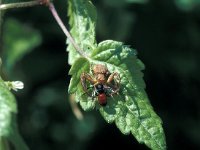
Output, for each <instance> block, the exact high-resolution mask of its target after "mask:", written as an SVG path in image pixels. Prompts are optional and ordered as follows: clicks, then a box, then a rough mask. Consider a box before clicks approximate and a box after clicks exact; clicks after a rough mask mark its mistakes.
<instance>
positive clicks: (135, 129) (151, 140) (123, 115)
mask: <svg viewBox="0 0 200 150" xmlns="http://www.w3.org/2000/svg"><path fill="white" fill-rule="evenodd" d="M136 54H137V52H136V50H134V49H131V48H130V47H129V46H126V45H123V43H121V42H117V41H112V40H107V41H103V42H101V43H100V44H99V45H98V47H97V48H96V49H95V50H94V51H93V52H92V54H91V56H90V59H89V60H86V59H83V58H81V59H78V60H77V61H76V62H75V63H74V64H73V65H72V69H71V71H70V74H71V75H72V80H71V83H70V85H73V86H72V87H73V88H72V87H71V88H72V89H73V90H72V92H74V93H75V94H76V99H78V100H77V101H78V102H80V104H81V106H82V108H83V109H84V110H90V109H92V108H94V105H95V102H96V101H95V100H94V99H92V98H91V97H89V96H87V95H86V94H84V91H83V88H82V86H81V84H80V75H81V73H82V72H88V73H89V72H90V68H89V66H90V65H89V63H88V61H89V62H90V64H104V65H106V66H107V67H108V70H109V71H110V72H111V73H113V72H117V73H118V74H120V78H121V85H120V92H119V95H114V96H113V98H110V97H108V104H107V105H106V106H105V107H101V106H98V105H97V107H99V108H100V109H99V110H100V113H101V114H102V116H103V117H104V119H105V120H106V121H107V122H108V123H112V122H115V124H116V126H117V127H118V128H119V130H120V131H121V132H122V133H123V134H129V133H132V134H133V135H134V137H135V138H136V139H137V140H138V141H139V142H140V143H145V144H146V145H147V146H148V147H149V148H151V149H154V150H157V149H159V150H165V149H166V144H165V135H164V132H163V129H162V121H161V120H160V118H159V117H158V115H157V114H156V113H155V112H154V110H153V108H152V106H151V104H150V102H149V100H148V97H147V95H146V92H145V90H144V89H145V83H144V81H143V73H142V72H141V70H143V69H144V65H143V63H142V62H141V61H140V60H139V59H138V58H137V56H136ZM80 68H81V70H80ZM90 73H91V72H90ZM75 87H76V88H75Z"/></svg>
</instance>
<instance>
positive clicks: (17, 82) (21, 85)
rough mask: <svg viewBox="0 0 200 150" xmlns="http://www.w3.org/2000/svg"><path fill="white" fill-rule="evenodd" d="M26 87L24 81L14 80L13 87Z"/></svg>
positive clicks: (15, 88) (14, 88) (16, 88)
mask: <svg viewBox="0 0 200 150" xmlns="http://www.w3.org/2000/svg"><path fill="white" fill-rule="evenodd" d="M23 88H24V83H23V82H21V81H13V82H12V89H13V90H15V91H17V90H18V89H23Z"/></svg>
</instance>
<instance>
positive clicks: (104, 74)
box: [81, 64, 120, 106]
mask: <svg viewBox="0 0 200 150" xmlns="http://www.w3.org/2000/svg"><path fill="white" fill-rule="evenodd" d="M91 70H92V74H89V73H82V74H81V84H82V86H83V89H84V91H85V92H86V93H87V94H88V95H89V96H90V97H92V98H95V97H97V100H98V103H99V104H100V105H101V106H106V104H107V97H110V96H112V95H114V94H117V93H118V92H119V88H120V76H119V74H118V73H117V72H114V73H112V74H111V73H110V72H109V71H108V69H107V67H106V66H105V65H101V64H96V65H94V66H93V67H92V69H91ZM87 81H88V82H89V85H92V88H93V91H92V92H88V89H89V88H88V82H87Z"/></svg>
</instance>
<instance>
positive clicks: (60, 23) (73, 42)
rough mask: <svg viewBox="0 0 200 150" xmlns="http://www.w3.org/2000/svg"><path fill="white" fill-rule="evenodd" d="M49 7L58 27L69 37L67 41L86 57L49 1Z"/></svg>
mask: <svg viewBox="0 0 200 150" xmlns="http://www.w3.org/2000/svg"><path fill="white" fill-rule="evenodd" d="M49 9H50V11H51V13H52V15H53V16H54V18H55V20H56V21H57V23H58V24H59V26H60V28H61V29H62V30H63V32H64V33H65V35H66V36H67V38H68V39H69V41H70V42H71V43H72V45H73V46H74V48H75V49H76V51H77V52H78V53H79V54H80V55H81V56H83V57H85V58H88V57H87V56H86V54H85V53H84V52H83V51H82V49H81V48H80V47H79V46H78V45H77V44H76V42H75V41H74V39H73V38H72V36H71V34H70V33H69V31H68V30H67V28H66V27H65V25H64V23H63V22H62V20H61V19H60V17H59V15H58V13H57V11H56V9H55V7H54V5H53V4H52V3H49Z"/></svg>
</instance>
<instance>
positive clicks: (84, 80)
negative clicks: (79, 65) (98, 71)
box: [80, 73, 96, 97]
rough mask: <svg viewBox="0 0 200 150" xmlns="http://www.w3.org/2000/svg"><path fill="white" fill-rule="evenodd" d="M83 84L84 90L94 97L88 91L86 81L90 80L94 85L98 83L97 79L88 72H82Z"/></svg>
mask: <svg viewBox="0 0 200 150" xmlns="http://www.w3.org/2000/svg"><path fill="white" fill-rule="evenodd" d="M80 78H81V85H82V87H83V90H84V91H85V92H86V93H87V94H88V95H89V96H90V97H92V95H91V94H89V92H88V87H87V83H86V81H87V80H88V81H89V82H90V83H91V84H92V85H93V84H95V83H96V81H95V80H94V79H93V78H92V76H91V75H90V74H88V73H82V74H81V77H80Z"/></svg>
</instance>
